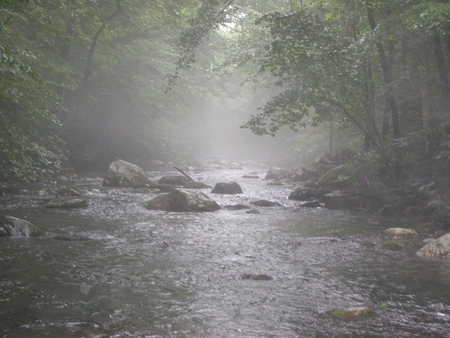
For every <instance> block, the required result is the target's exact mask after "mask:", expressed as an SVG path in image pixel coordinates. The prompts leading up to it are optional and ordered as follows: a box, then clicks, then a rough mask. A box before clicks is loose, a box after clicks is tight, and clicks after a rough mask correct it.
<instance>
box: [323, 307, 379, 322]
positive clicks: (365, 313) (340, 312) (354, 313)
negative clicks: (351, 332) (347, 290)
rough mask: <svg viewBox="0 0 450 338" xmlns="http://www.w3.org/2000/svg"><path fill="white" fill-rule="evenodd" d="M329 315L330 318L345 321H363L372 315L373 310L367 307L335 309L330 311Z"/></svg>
mask: <svg viewBox="0 0 450 338" xmlns="http://www.w3.org/2000/svg"><path fill="white" fill-rule="evenodd" d="M329 313H330V315H331V316H332V317H334V318H336V319H340V320H345V321H350V320H364V319H367V318H369V317H371V316H373V315H374V312H373V310H372V309H371V308H369V307H368V306H360V307H349V308H343V309H336V310H332V311H330V312H329Z"/></svg>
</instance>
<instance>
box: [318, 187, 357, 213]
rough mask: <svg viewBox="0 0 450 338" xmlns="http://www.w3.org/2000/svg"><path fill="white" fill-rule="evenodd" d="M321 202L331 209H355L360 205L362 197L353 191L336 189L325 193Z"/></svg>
mask: <svg viewBox="0 0 450 338" xmlns="http://www.w3.org/2000/svg"><path fill="white" fill-rule="evenodd" d="M320 202H321V203H323V204H324V205H325V207H326V208H329V209H353V208H358V207H359V206H360V202H361V201H360V198H359V197H358V196H357V195H356V194H355V193H351V192H340V191H334V192H332V193H329V194H325V195H324V196H323V197H322V198H321V199H320Z"/></svg>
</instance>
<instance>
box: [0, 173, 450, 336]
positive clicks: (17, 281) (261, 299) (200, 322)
mask: <svg viewBox="0 0 450 338" xmlns="http://www.w3.org/2000/svg"><path fill="white" fill-rule="evenodd" d="M253 171H257V172H258V174H259V176H260V177H264V174H265V172H266V169H263V168H261V167H254V166H247V167H245V168H244V169H243V170H206V171H202V172H194V173H189V174H190V175H191V176H193V177H194V178H195V179H197V180H199V181H203V182H204V183H207V184H209V185H211V186H214V185H215V183H217V182H223V181H227V180H229V181H236V182H238V183H239V184H240V185H241V186H242V188H243V190H244V194H242V195H232V196H227V195H212V194H210V190H203V191H204V192H205V193H206V194H207V195H208V196H210V197H211V198H213V199H214V200H216V201H217V202H218V203H219V204H220V205H222V206H225V205H232V204H247V205H248V204H249V203H250V202H251V201H255V200H258V199H266V200H272V201H278V202H280V203H282V206H280V207H255V209H257V210H259V211H260V214H249V213H246V210H228V209H226V208H223V209H221V210H219V211H216V212H212V213H167V212H160V211H150V210H147V209H145V208H144V205H145V202H146V201H148V200H150V199H151V198H153V197H155V196H157V194H156V193H153V192H151V193H142V192H137V191H136V190H133V189H116V188H103V187H102V186H101V183H102V179H101V178H95V179H82V180H79V181H77V182H75V183H76V188H77V189H78V190H79V191H81V192H82V193H83V194H84V196H86V198H87V199H88V202H89V208H86V209H74V210H55V209H45V208H43V207H42V205H43V204H44V198H42V197H39V196H37V197H36V196H34V197H33V196H23V195H22V196H20V195H5V196H4V197H3V199H2V200H1V201H0V206H1V209H2V211H1V213H2V214H8V215H11V216H16V217H20V218H25V219H27V220H29V221H30V222H32V223H33V224H35V225H36V226H38V227H39V228H40V229H41V230H44V231H45V232H46V233H47V235H46V236H43V237H36V238H0V337H8V338H9V337H21V338H22V337H68V338H70V337H147V338H150V337H152V338H156V337H389V338H390V337H450V260H443V259H441V260H425V259H421V258H418V257H416V256H415V255H414V254H415V252H416V251H417V250H418V249H419V248H420V247H421V246H423V245H424V242H423V241H422V240H421V239H419V240H412V241H409V242H406V245H405V248H404V249H403V250H400V251H389V250H384V249H383V248H382V243H383V242H384V241H385V240H386V239H388V237H387V236H386V235H384V234H383V229H386V228H389V227H404V226H411V225H412V224H411V223H409V222H411V220H404V219H393V218H387V219H386V218H384V219H381V218H378V217H376V216H373V215H369V214H366V213H363V212H350V211H338V210H328V209H324V208H316V209H309V208H301V207H299V206H298V204H299V202H295V201H290V200H288V199H287V196H288V195H289V193H290V192H291V191H292V190H293V189H294V188H295V186H294V185H292V186H288V185H285V186H270V185H267V183H268V181H265V180H263V179H244V178H242V176H243V175H244V174H248V173H249V172H253ZM169 174H171V175H174V174H179V173H177V172H169V173H161V172H149V173H148V175H149V177H151V178H152V179H155V180H156V179H158V178H159V177H161V176H162V175H169ZM249 274H263V275H268V276H271V277H272V278H273V279H272V280H252V279H246V278H243V276H244V277H245V276H246V275H249ZM353 306H369V307H371V308H372V309H373V310H374V311H375V315H374V316H373V317H371V318H369V319H366V320H362V321H348V322H344V321H339V320H337V319H334V318H332V317H331V316H330V315H329V314H328V311H330V310H332V309H336V308H342V307H353Z"/></svg>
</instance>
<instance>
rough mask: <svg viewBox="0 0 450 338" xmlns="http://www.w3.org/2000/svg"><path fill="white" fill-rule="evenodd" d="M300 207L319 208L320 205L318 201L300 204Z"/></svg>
mask: <svg viewBox="0 0 450 338" xmlns="http://www.w3.org/2000/svg"><path fill="white" fill-rule="evenodd" d="M300 206H301V207H303V208H319V207H320V206H321V205H320V202H319V201H310V202H305V203H302V204H300Z"/></svg>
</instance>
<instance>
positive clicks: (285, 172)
mask: <svg viewBox="0 0 450 338" xmlns="http://www.w3.org/2000/svg"><path fill="white" fill-rule="evenodd" d="M289 176H290V170H289V169H284V168H276V167H274V168H270V169H269V170H268V171H267V173H266V180H281V179H283V178H287V177H289Z"/></svg>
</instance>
